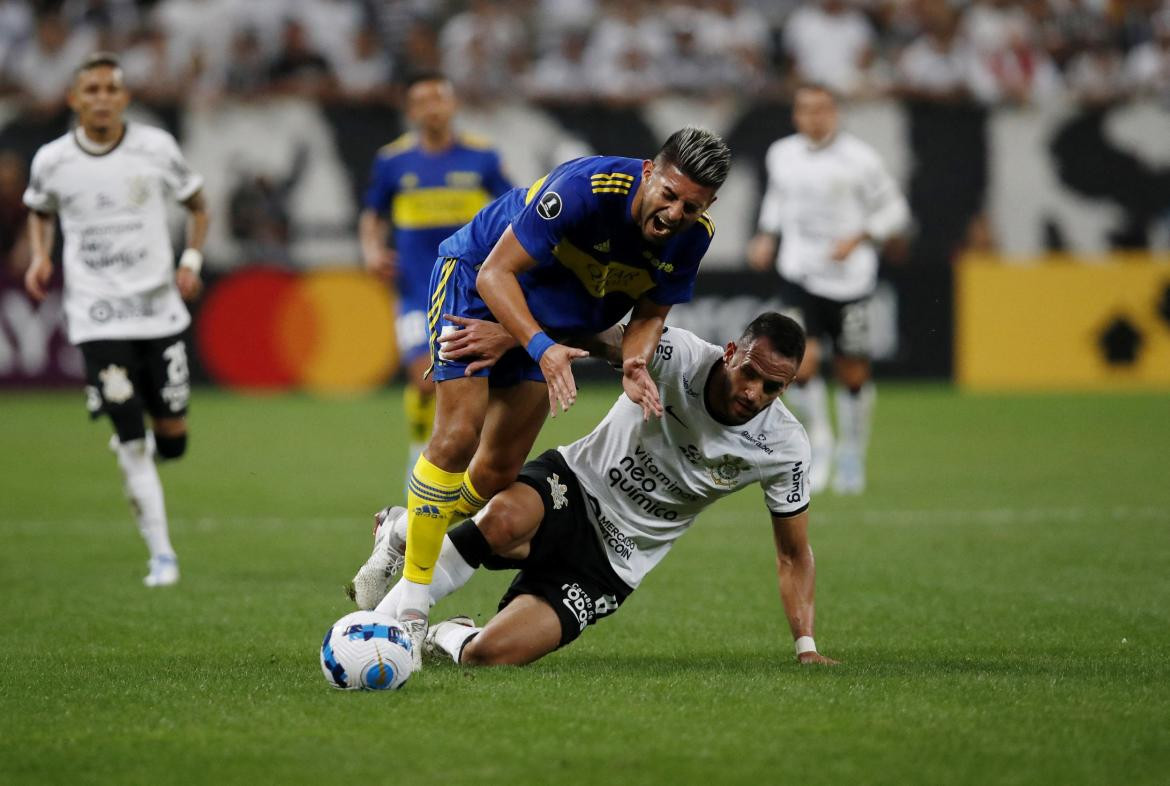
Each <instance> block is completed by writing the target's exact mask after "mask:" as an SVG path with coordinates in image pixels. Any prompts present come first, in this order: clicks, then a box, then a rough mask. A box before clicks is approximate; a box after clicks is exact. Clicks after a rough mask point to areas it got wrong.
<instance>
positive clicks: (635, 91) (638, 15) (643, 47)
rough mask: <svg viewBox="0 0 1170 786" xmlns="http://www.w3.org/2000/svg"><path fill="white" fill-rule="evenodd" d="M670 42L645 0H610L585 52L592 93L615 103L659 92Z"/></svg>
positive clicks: (661, 22) (628, 101)
mask: <svg viewBox="0 0 1170 786" xmlns="http://www.w3.org/2000/svg"><path fill="white" fill-rule="evenodd" d="M670 46H671V42H670V36H669V33H668V30H667V27H666V25H665V23H664V20H663V19H662V18H661V17H660V16H658V15H655V14H652V13H650V12H649V11H648V10H647V6H646V3H645V2H644V0H609V2H607V3H606V4H605V7H604V9H603V11H602V16H601V19H600V21H599V22H598V24H597V27H596V28H594V30H593V35H592V36H591V37H590V39H589V48H588V50H587V52H586V55H585V60H586V62H587V63H588V73H589V76H590V78H591V79H592V81H593V93H594V94H595V95H596V96H598V97H600V98H603V99H605V100H607V101H611V102H614V103H623V104H632V103H639V102H641V101H644V100H646V99H648V98H650V97H651V96H653V95H656V94H657V93H659V92H661V91H662V89H663V86H664V80H663V74H662V64H663V62H664V60H665V57H666V54H667V52H668V51H669V50H670Z"/></svg>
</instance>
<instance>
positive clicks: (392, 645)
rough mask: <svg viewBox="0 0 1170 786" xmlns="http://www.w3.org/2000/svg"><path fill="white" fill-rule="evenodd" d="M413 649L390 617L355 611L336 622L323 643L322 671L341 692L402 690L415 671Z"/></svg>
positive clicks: (371, 612)
mask: <svg viewBox="0 0 1170 786" xmlns="http://www.w3.org/2000/svg"><path fill="white" fill-rule="evenodd" d="M412 646H413V644H412V642H411V640H410V636H408V635H407V633H406V629H405V628H403V627H402V623H400V622H399V621H398V620H396V619H394V618H393V617H391V616H390V615H389V614H379V613H378V612H376V611H355V612H353V613H351V614H346V615H345V616H344V617H342V618H341V619H339V620H338V621H337V622H335V623H333V627H331V628H330V629H329V630H328V631H327V632H326V633H325V640H324V641H322V642H321V671H323V672H324V673H325V679H326V680H328V682H329V684H330V685H332V686H333V687H335V688H339V689H341V690H398V689H399V688H401V687H402V686H403V685H405V684H406V681H407V680H408V679H410V675H411V673H412V672H413V671H414V660H413V659H412V658H411V647H412Z"/></svg>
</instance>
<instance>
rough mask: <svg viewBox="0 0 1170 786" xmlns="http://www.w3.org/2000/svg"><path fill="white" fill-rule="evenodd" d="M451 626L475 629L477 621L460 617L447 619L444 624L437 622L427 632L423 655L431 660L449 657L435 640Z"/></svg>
mask: <svg viewBox="0 0 1170 786" xmlns="http://www.w3.org/2000/svg"><path fill="white" fill-rule="evenodd" d="M451 625H459V626H461V627H464V628H474V627H475V620H473V619H472V618H471V617H464V616H459V617H451V618H450V619H445V620H443V621H442V622H436V623H435V624H434V625H432V626H431V628H430V630H428V631H427V638H426V642H425V643H424V644H423V655H426V656H427V657H430V658H446V657H449V655H448V653H446V652H444V651H443V648H442V647H440V646H439V645H438V643H437V642H436V641H435V638H436V637H437V636H438V635H439V634H440V633H442V632H443V630H444V629H445V628H447V627H448V626H451ZM460 654H462V653H460Z"/></svg>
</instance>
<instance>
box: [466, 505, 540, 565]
mask: <svg viewBox="0 0 1170 786" xmlns="http://www.w3.org/2000/svg"><path fill="white" fill-rule="evenodd" d="M476 526H477V527H478V528H479V531H480V532H481V533H483V537H484V539H485V540H486V541H487V542H488V544H489V545H490V546H491V547H492V553H493V554H499V555H506V554H507V553H508V552H509V551H511V550H512V549H514V548H515V547H516V546H517V545H518V544H521V543H525V542H527V541H528V540H529V539H530V535H531V532H530V530H531V529H532V527H531V525H530V523H529V522H528V521H526V516H525V515H524V510H523V508H522V507H521V506H520V505H518V504H516V503H515V501H513V500H511V499H509V498H508V497H507V496H506V495H503V496H496V497H494V498H492V501H491V502H489V503H488V506H487V507H486V508H484V511H483V515H482V516H480V519H479V521H477V522H476Z"/></svg>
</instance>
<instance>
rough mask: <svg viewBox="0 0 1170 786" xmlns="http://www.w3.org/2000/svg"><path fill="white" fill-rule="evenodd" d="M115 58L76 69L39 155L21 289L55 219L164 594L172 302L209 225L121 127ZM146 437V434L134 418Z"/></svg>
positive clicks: (179, 375) (175, 327)
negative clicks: (71, 122) (163, 472)
mask: <svg viewBox="0 0 1170 786" xmlns="http://www.w3.org/2000/svg"><path fill="white" fill-rule="evenodd" d="M128 103H129V95H128V94H127V92H126V89H125V87H124V86H123V83H122V71H121V69H120V68H119V66H118V59H117V56H115V55H113V54H109V53H104V52H99V53H96V54H93V55H91V56H90V57H88V58H87V59H86V60H85V62H84V63H83V64H82V65H81V66H80V67H79V68H78V69H77V73H76V76H75V77H74V81H73V85H72V87H71V88H70V91H69V106H70V107H71V108H72V109H73V111H74V112H76V113H77V127H76V128H74V129H73V130H72V131H70V132H69V133H67V134H65V135H64V136H62V137H60V138H58V139H55V140H53V141H52V142H50V143H48V144H47V145H45V146H43V147H42V148H41V149H40V150H38V151H37V154H36V156H35V157H34V158H33V163H32V172H31V176H30V179H29V185H28V189H27V190H26V191H25V194H24V203H25V204H26V205H27V206H28V207H29V210H30V211H31V212H30V214H29V239H30V246H31V249H32V264H31V265H30V267H29V269H28V272H27V273H26V275H25V287H26V289H27V290H28V293H29V295H31V296H32V298H33V299H34V300H36V301H38V302H39V301H41V300H43V299H44V297H45V294H46V287H47V286H48V284H49V280H50V278H51V277H52V274H53V263H52V260H51V253H52V248H53V234H54V220H53V214H57V215H58V216H59V217H60V220H61V231H62V235H63V236H64V250H63V257H64V269H65V317H66V322H67V324H68V329H69V340H70V341H71V342H72V343H73V344H75V345H77V347H78V348H80V350H81V353H82V356H83V357H84V358H85V377H86V389H85V392H86V404H87V406H88V407H89V411H90V415H91V416H92V417H94V418H97V417H98V416H100V415H101V414H103V413H104V414H105V415H107V416H108V417H109V418H110V420H111V421H112V422H113V426H114V431H115V437H114V439H113V440H111V443H110V444H111V447H112V449H113V450H114V453H115V454H116V455H117V458H118V467H119V468H120V469H121V471H122V478H123V481H124V488H125V492H126V496H127V498H128V499H129V500H130V506H131V508H132V509H133V511H134V515H135V516H136V517H137V519H138V528H139V531H141V533H142V537H143V539H144V540H145V541H146V546H147V548H148V549H149V550H150V572H149V574H147V576H146V577H145V578H144V579H143V582H144V583H145V584H146V586H148V587H160V586H166V585H170V584H174V583H175V582H177V581H178V580H179V563H178V560H177V559H176V557H175V550H174V548H172V546H171V541H170V535H169V533H168V529H167V513H166V505H165V503H164V501H163V489H162V483H161V481H160V480H159V476H158V471H157V470H156V469H155V464H154V462H155V459H156V458H158V459H160V460H162V459H176V458H178V457H180V456H182V455H183V453H184V451H185V450H186V448H187V417H186V415H187V401H188V398H189V396H190V393H191V386H190V380H189V377H188V369H187V342H186V340H185V339H184V331H185V330H186V328H187V326H188V324H189V323H190V321H191V318H190V316H189V315H188V313H187V309H186V307H185V306H184V305H183V300H192V299H194V298H195V297H197V296H198V295H199V292H200V289H201V288H202V283H201V281H200V278H199V270H200V267H201V266H202V264H203V256H202V253H201V252H200V249H201V248H202V246H203V239H204V238H205V237H206V235H207V223H208V216H207V210H206V208H205V207H204V202H203V197H202V195H201V193H200V189H201V188H202V186H203V179H202V178H201V177H200V176H199V175H198V174H196V173H195V172H192V171H191V169H190V168H189V167H188V166H187V163H186V161H184V159H183V154H182V153H181V152H180V151H179V146H178V144H176V142H175V140H174V138H173V137H172V136H171V135H170V134H168V133H167V132H165V131H162V130H160V129H157V128H151V127H150V126H144V125H141V124H139V123H128V122H126V121H125V120H124V119H123V117H122V115H123V112H124V111H125V109H126V105H127V104H128ZM168 198H173V199H175V200H177V201H179V202H181V203H182V204H183V205H184V206H185V207H186V208H187V211H188V221H187V238H186V239H187V248H186V250H185V251H183V254H182V256H181V257H180V261H179V269H178V271H177V272H176V271H175V260H174V250H173V249H172V247H171V238H170V233H169V230H168V227H167V213H166V207H167V205H166V202H167V199H168ZM145 414H149V415H150V417H151V422H152V430H151V431H147V430H146V427H145V425H144V422H143V419H144V415H145Z"/></svg>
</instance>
